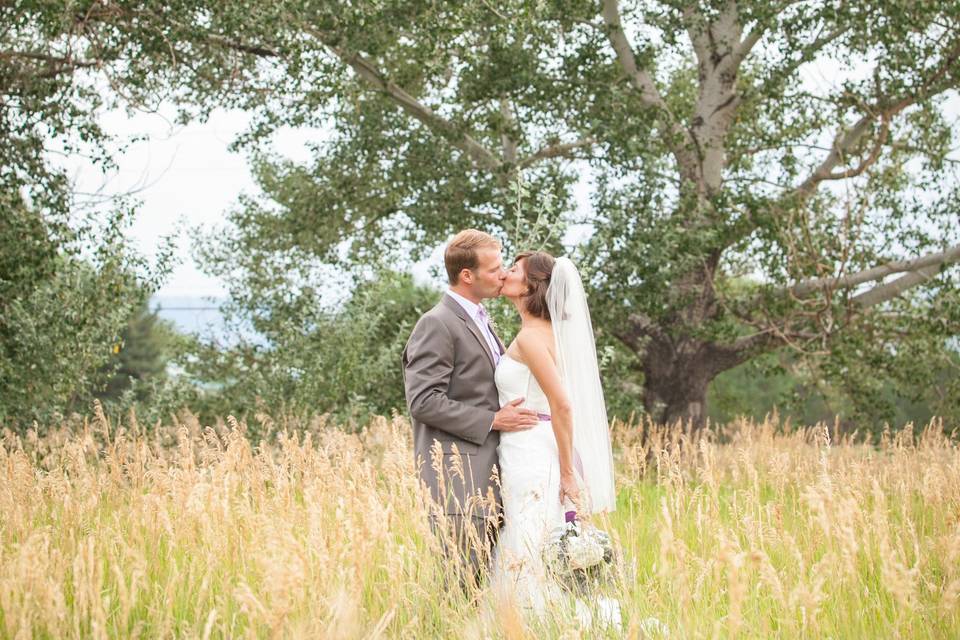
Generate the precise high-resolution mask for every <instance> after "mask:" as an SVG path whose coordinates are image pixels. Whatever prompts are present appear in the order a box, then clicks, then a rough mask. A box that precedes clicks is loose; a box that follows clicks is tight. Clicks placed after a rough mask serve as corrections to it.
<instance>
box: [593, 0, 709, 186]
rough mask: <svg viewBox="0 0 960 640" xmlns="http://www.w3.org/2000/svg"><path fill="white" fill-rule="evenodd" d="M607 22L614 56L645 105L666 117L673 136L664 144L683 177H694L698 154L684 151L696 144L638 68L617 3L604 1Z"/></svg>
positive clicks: (645, 72) (654, 86)
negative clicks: (679, 142)
mask: <svg viewBox="0 0 960 640" xmlns="http://www.w3.org/2000/svg"><path fill="white" fill-rule="evenodd" d="M603 21H604V24H605V25H606V27H607V39H608V40H609V41H610V45H611V46H612V47H613V51H614V53H616V56H617V61H618V62H619V63H620V67H621V68H622V69H623V71H624V73H626V75H627V78H628V79H629V80H630V83H631V84H632V85H633V87H634V88H635V89H636V90H637V92H638V93H639V96H640V101H641V103H643V104H644V105H646V106H648V107H652V108H654V109H657V110H658V111H659V112H660V113H662V114H663V115H664V116H665V117H666V122H667V124H666V127H665V128H666V130H667V131H669V134H668V135H665V136H664V142H665V143H666V145H667V147H668V148H669V149H670V151H671V152H672V153H673V156H674V158H675V159H676V161H677V165H678V166H679V168H680V171H681V173H684V174H687V175H690V176H692V175H693V173H694V172H695V171H696V164H697V158H696V155H695V154H694V153H692V152H691V151H690V150H688V149H687V148H684V147H685V146H690V147H692V146H694V145H693V143H694V142H695V141H694V140H693V137H692V136H691V135H690V133H689V131H688V130H687V129H686V127H684V126H683V125H682V124H681V123H680V121H679V120H678V119H677V117H676V116H675V115H674V114H673V113H672V112H671V111H670V107H669V106H668V105H667V103H666V102H665V101H664V99H663V96H661V95H660V91H659V89H657V85H656V83H655V82H654V80H653V77H652V76H651V75H650V74H649V73H648V72H647V71H646V70H645V69H641V68H639V67H637V58H636V56H635V55H634V53H633V48H632V47H631V46H630V42H629V40H627V35H626V33H624V31H623V25H622V23H621V21H620V8H619V6H618V3H617V0H603ZM676 141H683V143H684V144H683V145H679V146H678V145H677V142H676Z"/></svg>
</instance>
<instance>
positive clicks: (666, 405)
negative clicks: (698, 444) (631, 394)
mask: <svg viewBox="0 0 960 640" xmlns="http://www.w3.org/2000/svg"><path fill="white" fill-rule="evenodd" d="M736 364H737V362H736V360H735V358H734V357H733V354H731V353H730V352H728V351H726V350H724V349H722V348H719V347H718V346H716V345H714V344H712V343H709V342H704V341H702V340H696V339H691V338H679V339H676V340H671V339H669V338H667V337H665V336H664V337H659V338H653V339H652V340H650V341H649V342H648V343H647V345H646V353H645V354H644V365H643V372H644V394H643V405H644V409H645V410H646V411H647V413H648V414H649V415H650V417H651V418H653V420H654V421H656V422H658V423H662V424H674V423H676V422H677V421H678V420H681V421H683V422H687V421H689V422H690V423H692V425H693V426H694V427H702V426H703V425H704V424H705V423H706V419H707V388H708V387H709V385H710V382H711V381H712V380H713V379H714V378H715V377H716V376H717V374H719V373H720V372H722V371H725V370H727V369H729V368H731V367H733V366H735V365H736Z"/></svg>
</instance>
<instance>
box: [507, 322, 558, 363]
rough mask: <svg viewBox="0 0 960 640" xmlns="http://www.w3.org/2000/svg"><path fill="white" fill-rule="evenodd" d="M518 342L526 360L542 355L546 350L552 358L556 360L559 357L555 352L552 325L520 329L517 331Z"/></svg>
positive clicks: (518, 346)
mask: <svg viewBox="0 0 960 640" xmlns="http://www.w3.org/2000/svg"><path fill="white" fill-rule="evenodd" d="M516 344H517V348H518V349H519V351H520V354H521V355H522V356H523V358H524V360H527V359H529V358H536V357H538V356H542V355H543V352H544V351H546V352H547V353H549V354H550V358H551V359H553V360H554V361H556V359H557V356H556V353H554V349H555V347H554V342H553V330H552V329H551V328H550V325H546V326H544V327H524V328H522V329H520V331H519V332H518V333H517V337H516Z"/></svg>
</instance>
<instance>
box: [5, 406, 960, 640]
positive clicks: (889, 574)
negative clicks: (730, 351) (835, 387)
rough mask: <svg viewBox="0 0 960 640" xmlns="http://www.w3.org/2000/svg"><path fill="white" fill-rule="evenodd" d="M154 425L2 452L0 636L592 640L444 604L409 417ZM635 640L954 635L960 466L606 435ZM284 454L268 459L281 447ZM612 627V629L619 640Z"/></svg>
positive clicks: (760, 438)
mask: <svg viewBox="0 0 960 640" xmlns="http://www.w3.org/2000/svg"><path fill="white" fill-rule="evenodd" d="M258 419H259V420H260V421H262V422H264V423H265V425H266V428H267V430H268V431H272V432H273V437H271V438H270V439H269V441H264V443H263V444H261V445H258V446H256V447H255V446H253V445H252V444H251V442H250V441H249V439H248V438H247V437H246V436H245V431H246V426H245V425H244V424H238V423H237V422H236V421H235V420H233V419H230V420H229V421H228V422H227V423H224V424H220V425H217V426H216V427H201V425H200V424H199V423H198V422H197V421H196V419H194V418H192V417H191V416H189V415H186V416H184V417H183V418H181V419H180V420H179V421H177V422H175V423H174V424H171V425H166V426H163V425H158V426H155V427H152V428H150V429H149V430H144V429H143V428H142V427H141V426H140V425H138V424H137V423H136V420H135V418H134V417H133V416H131V417H130V418H128V419H127V420H125V421H124V424H121V425H118V424H111V422H110V421H109V420H107V418H106V417H105V416H104V415H103V413H102V411H100V410H99V409H97V411H96V414H95V416H94V417H93V419H92V420H91V421H90V422H85V423H84V425H83V427H82V428H80V429H75V430H72V431H71V430H67V429H59V430H54V431H51V432H49V433H48V435H46V436H44V437H42V438H39V437H37V436H36V434H32V433H30V434H27V436H26V437H25V438H18V437H15V436H14V435H13V434H10V433H9V432H8V433H6V434H4V438H3V442H2V445H0V636H2V637H5V638H33V637H41V638H42V637H51V638H71V637H94V638H101V637H123V638H127V637H151V638H153V637H198V638H214V637H216V638H220V637H243V636H256V637H319V638H359V637H374V638H375V637H409V638H432V637H465V638H485V637H505V638H524V637H543V636H551V637H564V638H574V637H594V636H595V635H597V634H596V633H594V632H591V631H583V630H580V629H578V627H577V623H576V621H575V619H574V618H573V617H572V616H570V615H568V613H569V612H567V611H560V610H558V611H557V612H555V613H556V615H553V616H551V617H550V618H549V619H547V620H546V621H535V620H529V619H525V618H524V617H523V616H522V615H520V614H519V613H518V612H517V611H516V610H513V609H510V608H509V607H507V608H500V609H491V608H488V607H486V606H483V605H481V606H480V607H476V606H473V605H471V604H470V603H469V602H468V600H467V596H466V595H464V594H463V593H462V592H461V591H460V590H458V589H454V590H452V591H451V590H447V589H445V588H444V585H445V584H446V583H447V582H448V581H447V580H446V576H445V574H447V573H448V572H449V566H448V564H449V563H448V562H447V561H445V560H444V559H443V555H442V553H440V551H439V545H438V542H437V540H436V539H435V538H434V537H433V536H432V535H431V533H430V529H429V525H428V521H427V517H426V511H425V510H424V507H423V505H422V503H421V501H420V494H419V489H418V486H417V481H416V476H415V473H414V467H413V460H412V454H411V443H410V427H409V424H408V423H407V422H406V420H405V419H403V418H400V417H397V418H394V419H392V420H388V419H378V420H376V421H374V422H373V423H372V424H371V425H369V427H368V428H366V429H365V430H363V431H362V432H360V433H346V432H344V431H342V430H340V429H337V428H336V427H335V426H333V425H328V424H327V423H326V422H325V421H324V420H323V419H322V418H318V419H316V420H314V421H312V422H310V423H306V424H299V423H284V422H280V423H274V422H273V421H272V420H271V419H270V418H269V417H267V416H259V417H258ZM614 433H615V441H616V458H617V482H618V492H619V493H618V496H619V497H618V509H617V511H616V513H615V514H613V516H612V517H610V518H609V519H608V520H605V521H604V522H602V524H603V526H606V527H608V528H609V529H610V530H611V532H612V533H613V534H614V536H615V537H616V538H617V540H618V542H619V544H620V545H621V547H622V548H623V550H624V558H625V560H624V564H623V566H622V567H621V572H620V576H621V577H620V580H619V582H618V584H617V585H616V589H617V592H618V597H619V598H620V600H621V602H622V604H623V612H624V617H625V628H624V634H623V635H624V636H626V637H633V638H637V637H642V631H641V627H640V623H641V621H642V620H643V619H645V618H647V617H649V616H654V617H656V618H658V619H660V620H662V621H663V622H665V623H666V624H667V625H668V626H669V628H670V629H671V637H673V638H714V637H720V638H725V637H744V638H771V637H786V638H793V637H807V638H822V637H831V638H874V637H877V638H895V637H910V638H953V637H960V453H958V447H957V441H956V440H955V439H951V438H949V437H947V436H945V435H943V430H942V427H941V425H937V424H935V425H931V426H928V427H927V428H926V429H924V430H923V431H921V432H919V433H914V432H913V431H912V430H911V429H909V428H908V429H906V430H904V431H901V432H899V433H897V434H895V435H889V436H886V437H884V438H883V440H882V442H880V443H879V445H877V446H871V445H868V444H864V443H863V442H861V441H859V440H857V439H855V438H850V437H844V438H839V439H838V438H836V437H835V434H832V433H831V431H830V430H829V429H827V428H826V427H824V426H822V425H821V426H817V427H810V428H801V429H797V430H793V429H791V428H784V427H782V426H781V425H779V424H778V422H777V421H776V419H770V420H767V421H766V422H764V423H762V424H756V423H752V422H746V421H741V422H737V423H734V424H731V425H728V426H726V427H724V428H722V429H711V430H708V431H704V432H700V433H697V434H692V433H681V432H678V431H676V430H669V429H665V428H662V427H656V426H653V425H640V426H639V427H636V426H628V425H624V424H616V425H615V428H614ZM268 442H269V443H268ZM611 635H612V634H611Z"/></svg>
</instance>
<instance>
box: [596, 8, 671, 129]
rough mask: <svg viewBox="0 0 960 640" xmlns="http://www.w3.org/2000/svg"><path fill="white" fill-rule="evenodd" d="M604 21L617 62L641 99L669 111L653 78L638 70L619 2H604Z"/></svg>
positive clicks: (651, 105)
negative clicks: (624, 27) (621, 16)
mask: <svg viewBox="0 0 960 640" xmlns="http://www.w3.org/2000/svg"><path fill="white" fill-rule="evenodd" d="M603 21H604V22H605V23H606V25H607V38H608V39H609V40H610V45H611V46H612V47H613V50H614V51H615V52H616V54H617V60H618V61H619V62H620V66H621V67H623V70H624V72H626V74H627V77H628V78H629V79H630V82H631V83H633V86H634V87H636V89H637V90H638V91H639V92H640V99H641V100H642V101H643V103H644V104H646V105H647V106H650V107H656V108H658V109H662V110H664V111H668V109H667V104H666V103H665V102H664V101H663V97H662V96H661V95H660V91H659V90H658V89H657V85H656V84H655V83H654V81H653V78H652V77H651V76H650V74H649V73H647V72H646V71H645V70H644V69H639V68H637V59H636V56H634V54H633V49H632V48H631V47H630V42H629V41H628V40H627V35H626V34H625V33H624V32H623V25H622V24H621V23H620V8H619V7H618V5H617V0H603Z"/></svg>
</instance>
